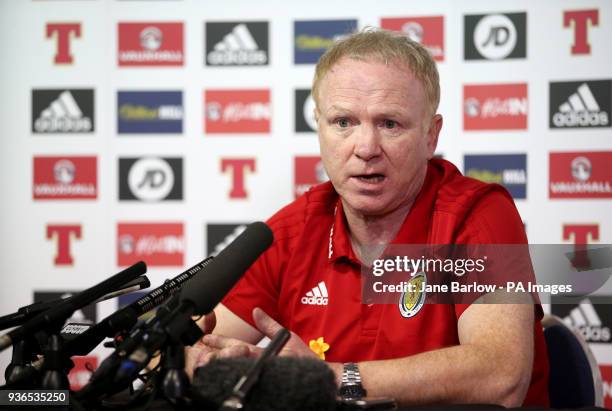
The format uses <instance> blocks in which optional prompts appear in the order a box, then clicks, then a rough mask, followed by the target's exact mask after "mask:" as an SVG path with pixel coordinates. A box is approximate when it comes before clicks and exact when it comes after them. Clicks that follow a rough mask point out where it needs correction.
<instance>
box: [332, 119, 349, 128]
mask: <svg viewBox="0 0 612 411" xmlns="http://www.w3.org/2000/svg"><path fill="white" fill-rule="evenodd" d="M336 124H337V125H338V126H339V127H342V128H346V127H348V126H350V125H351V122H350V121H349V120H348V119H347V118H339V119H337V120H336Z"/></svg>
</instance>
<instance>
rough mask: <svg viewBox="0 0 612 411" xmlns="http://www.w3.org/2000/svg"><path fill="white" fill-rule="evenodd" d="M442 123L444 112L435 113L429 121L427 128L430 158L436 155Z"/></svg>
mask: <svg viewBox="0 0 612 411" xmlns="http://www.w3.org/2000/svg"><path fill="white" fill-rule="evenodd" d="M442 123H443V121H442V114H436V115H434V116H433V117H432V119H431V121H430V123H429V129H428V130H427V154H428V159H431V158H432V157H433V156H434V153H435V151H436V147H437V146H438V137H439V136H440V130H442Z"/></svg>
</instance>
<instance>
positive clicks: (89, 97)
mask: <svg viewBox="0 0 612 411" xmlns="http://www.w3.org/2000/svg"><path fill="white" fill-rule="evenodd" d="M73 93H77V94H78V95H77V96H76V97H75V95H74V94H73ZM79 98H80V99H81V100H79V103H80V104H85V105H86V106H87V109H85V110H82V109H81V106H80V105H79V103H77V100H78V99H79ZM33 99H34V101H33V103H32V104H33V114H34V115H36V113H39V114H38V117H36V118H34V121H33V125H32V128H33V130H32V131H34V132H36V133H89V132H92V131H93V121H92V118H91V115H90V114H89V113H93V91H92V90H74V91H71V90H34V92H33ZM44 100H46V103H45V102H43V101H44ZM84 111H85V112H87V113H88V114H85V113H84Z"/></svg>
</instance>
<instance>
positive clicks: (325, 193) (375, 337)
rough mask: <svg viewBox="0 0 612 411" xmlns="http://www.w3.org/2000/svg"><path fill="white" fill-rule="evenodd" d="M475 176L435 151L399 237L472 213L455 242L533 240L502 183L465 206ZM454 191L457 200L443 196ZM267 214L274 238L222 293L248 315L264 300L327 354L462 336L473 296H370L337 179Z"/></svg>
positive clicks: (538, 395)
mask: <svg viewBox="0 0 612 411" xmlns="http://www.w3.org/2000/svg"><path fill="white" fill-rule="evenodd" d="M462 185H463V186H462ZM468 186H469V187H476V189H480V188H482V187H481V186H484V184H483V183H479V182H478V183H476V182H475V181H474V180H472V179H468V178H466V177H463V176H461V175H460V174H459V172H458V171H457V169H456V168H455V167H454V166H453V165H452V164H450V163H449V162H447V161H444V160H432V161H431V162H430V165H429V167H428V172H427V176H426V179H425V183H424V185H423V188H422V189H421V191H420V193H419V195H418V196H417V199H416V200H415V203H414V205H413V207H412V209H411V210H410V212H409V213H408V215H407V217H406V219H405V221H404V223H403V225H402V227H401V228H400V231H399V232H398V234H397V236H396V238H395V239H394V241H393V243H395V244H429V243H430V241H431V240H432V232H434V231H435V232H443V231H444V230H446V229H447V228H446V227H444V225H449V223H448V222H447V221H449V220H448V218H446V215H447V214H448V215H452V219H451V220H453V219H456V216H455V215H463V214H465V216H464V220H462V221H463V222H462V223H461V224H460V226H459V227H457V228H456V229H453V230H452V231H453V233H452V238H451V237H449V238H451V241H449V242H453V243H458V244H510V243H526V237H525V232H524V229H523V224H522V221H521V219H520V216H519V214H518V212H517V211H516V208H515V206H514V204H513V203H512V200H509V198H508V196H507V195H505V194H503V193H502V192H501V191H499V190H494V191H490V192H488V193H487V194H486V195H484V196H482V198H480V199H479V200H478V201H476V202H475V204H473V206H470V209H469V210H463V209H461V208H462V207H463V208H466V204H469V202H466V201H463V200H457V201H455V200H454V197H453V196H455V194H456V196H457V198H460V197H461V196H465V195H466V194H465V193H466V192H468V191H469V190H467V189H464V188H467V187H468ZM449 193H450V194H449ZM445 196H446V197H448V198H450V199H451V200H450V201H442V199H441V197H445ZM436 213H438V215H435V214H436ZM440 213H442V215H444V218H440V217H439V214H440ZM453 213H455V214H453ZM441 220H444V221H445V222H444V223H440V221H441ZM453 221H454V220H453ZM268 224H269V225H270V227H271V228H272V231H273V232H274V243H273V245H272V247H271V248H270V249H268V250H267V251H266V252H265V253H264V254H263V255H262V256H261V257H260V258H259V259H258V260H257V262H256V263H255V264H254V265H253V266H252V267H251V269H250V270H249V271H248V272H247V273H246V274H245V276H244V277H243V278H242V279H241V280H240V282H239V283H238V284H237V285H236V286H235V287H234V288H233V289H232V291H231V292H230V293H229V294H228V296H227V297H226V298H225V299H224V300H223V304H224V305H225V306H226V307H228V308H229V309H230V310H231V311H232V312H234V313H235V314H236V315H238V316H239V317H241V318H242V319H243V320H245V321H247V322H248V323H250V324H251V325H254V324H253V320H252V317H251V312H252V310H253V308H254V307H261V308H262V309H263V310H264V311H266V312H267V313H268V314H269V315H270V316H272V317H273V318H275V319H276V320H277V321H278V322H279V323H280V324H282V325H283V326H284V327H286V328H288V329H289V330H291V331H293V332H295V333H296V334H298V335H299V336H300V337H301V338H302V339H303V340H304V341H305V342H306V344H308V343H309V341H311V340H317V339H318V338H320V337H323V339H324V342H326V343H327V344H329V350H328V351H327V352H325V359H326V360H328V361H332V362H359V361H368V360H383V359H390V358H399V357H405V356H409V355H414V354H418V353H421V352H424V351H430V350H435V349H439V348H443V347H448V346H452V345H458V344H459V338H458V333H457V320H458V318H459V317H460V316H461V314H462V313H463V311H464V310H465V309H466V308H467V305H451V304H425V305H423V306H422V307H421V309H420V310H418V312H417V313H416V315H414V316H412V317H410V318H405V317H404V316H402V315H401V313H400V310H399V307H398V304H370V305H368V304H362V301H361V272H360V263H359V260H358V258H357V257H356V255H355V253H354V251H353V249H352V246H351V241H350V237H349V233H348V229H347V224H346V220H345V216H344V212H343V210H342V202H341V201H340V200H339V197H338V195H337V194H336V192H335V191H334V189H333V187H332V185H331V184H330V183H325V184H322V185H319V186H316V187H314V188H313V189H311V190H310V191H309V192H307V193H306V194H305V195H303V196H301V197H300V198H298V199H297V200H296V201H295V202H293V203H291V204H290V205H288V206H286V207H285V208H283V209H282V210H280V211H279V212H278V213H277V214H275V215H274V216H273V217H272V218H271V219H270V220H269V221H268ZM441 224H442V226H441ZM433 240H434V241H435V238H433ZM435 243H436V244H439V242H435ZM536 313H537V315H536V317H537V321H536V324H535V326H534V330H535V331H534V333H535V335H534V338H535V361H534V369H533V375H532V382H531V386H530V390H529V392H528V395H527V398H526V400H525V404H526V405H547V404H548V390H547V383H548V363H547V354H546V346H545V343H544V339H543V334H542V328H541V325H540V319H541V317H542V310H541V307H540V306H537V310H536Z"/></svg>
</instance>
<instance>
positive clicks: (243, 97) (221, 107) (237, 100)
mask: <svg viewBox="0 0 612 411" xmlns="http://www.w3.org/2000/svg"><path fill="white" fill-rule="evenodd" d="M204 101H205V109H204V110H205V115H204V118H205V120H204V127H205V129H206V133H209V134H217V133H269V132H270V120H271V117H272V108H271V104H270V90H206V91H205V92H204Z"/></svg>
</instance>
